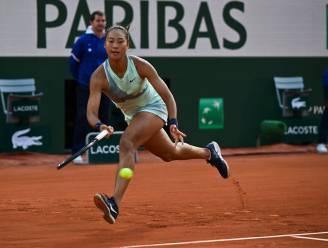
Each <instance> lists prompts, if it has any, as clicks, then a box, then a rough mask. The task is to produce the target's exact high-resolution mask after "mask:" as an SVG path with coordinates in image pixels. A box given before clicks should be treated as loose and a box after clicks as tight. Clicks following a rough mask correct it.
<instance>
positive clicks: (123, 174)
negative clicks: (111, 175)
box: [119, 168, 133, 180]
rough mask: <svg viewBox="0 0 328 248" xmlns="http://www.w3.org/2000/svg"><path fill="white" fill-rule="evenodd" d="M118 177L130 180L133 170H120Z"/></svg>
mask: <svg viewBox="0 0 328 248" xmlns="http://www.w3.org/2000/svg"><path fill="white" fill-rule="evenodd" d="M119 175H120V177H122V178H123V179H126V180H129V179H131V177H133V170H131V169H130V168H122V169H120V172H119Z"/></svg>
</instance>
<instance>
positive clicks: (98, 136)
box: [95, 129, 108, 140]
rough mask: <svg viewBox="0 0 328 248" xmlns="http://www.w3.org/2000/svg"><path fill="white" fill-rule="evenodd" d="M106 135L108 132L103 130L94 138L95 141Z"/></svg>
mask: <svg viewBox="0 0 328 248" xmlns="http://www.w3.org/2000/svg"><path fill="white" fill-rule="evenodd" d="M107 134H108V131H107V130H106V129H105V130H102V131H101V132H100V133H99V134H98V135H97V136H96V137H95V139H96V140H101V139H103V138H104V137H105V136H106V135H107Z"/></svg>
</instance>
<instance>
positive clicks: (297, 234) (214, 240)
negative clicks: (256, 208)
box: [121, 232, 328, 248]
mask: <svg viewBox="0 0 328 248" xmlns="http://www.w3.org/2000/svg"><path fill="white" fill-rule="evenodd" d="M318 234H328V232H313V233H291V234H280V235H271V236H258V237H244V238H229V239H213V240H197V241H185V242H175V243H161V244H148V245H130V246H122V247H121V248H141V247H159V246H173V245H192V244H204V243H218V242H227V241H242V240H255V239H273V238H283V237H293V236H295V237H296V236H297V237H298V236H306V235H318ZM299 238H301V237H299Z"/></svg>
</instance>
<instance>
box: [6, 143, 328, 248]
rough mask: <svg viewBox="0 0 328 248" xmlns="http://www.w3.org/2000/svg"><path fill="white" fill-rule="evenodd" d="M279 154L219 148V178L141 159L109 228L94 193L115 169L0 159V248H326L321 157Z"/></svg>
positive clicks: (302, 151) (48, 158)
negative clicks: (223, 173) (224, 165)
mask: <svg viewBox="0 0 328 248" xmlns="http://www.w3.org/2000/svg"><path fill="white" fill-rule="evenodd" d="M276 148H277V147H273V149H276ZM278 148H279V149H280V150H281V151H277V149H276V150H274V151H275V152H277V153H275V152H270V153H267V152H264V151H263V150H261V149H248V150H247V149H243V150H240V149H239V150H238V149H225V150H223V153H224V154H225V155H226V159H227V160H228V162H229V164H230V168H231V177H230V178H229V179H228V180H224V179H222V178H221V177H220V176H219V174H218V173H217V172H216V170H215V169H213V168H211V167H210V166H208V165H206V163H205V162H204V161H201V160H191V161H179V162H171V163H164V162H161V161H160V160H159V159H158V158H156V157H154V156H152V155H151V154H149V153H148V152H141V153H140V162H139V163H138V164H137V167H136V172H135V176H134V178H133V180H132V181H131V184H130V187H129V189H128V191H127V194H126V198H125V199H124V200H123V204H122V206H121V209H120V211H121V214H120V216H119V218H118V221H117V224H115V225H109V224H108V223H107V222H105V221H104V220H103V218H102V213H101V212H100V211H99V210H98V209H97V208H96V207H95V205H94V203H93V195H94V194H95V193H96V192H106V193H108V194H110V193H111V192H112V186H113V184H114V173H115V170H116V166H107V165H97V166H76V165H73V164H70V165H68V166H67V167H66V168H64V169H63V170H61V171H57V170H56V164H57V163H58V162H61V161H62V160H63V159H64V158H65V157H66V156H64V155H59V156H58V155H42V154H33V153H28V154H15V155H6V154H1V156H0V196H1V197H0V247H3V248H11V247H19V248H32V247H33V248H36V247H60V248H66V247H67V248H71V247H79V248H81V247H97V248H100V247H130V248H132V247H134V248H138V247H201V248H203V247H249V248H250V247H299V248H304V247H311V248H312V247H319V248H320V247H327V246H328V190H327V189H328V187H327V186H328V156H326V155H317V154H316V153H314V152H313V150H314V149H313V148H311V147H310V148H308V147H305V148H304V147H299V148H297V149H294V150H293V151H290V152H288V149H287V148H288V147H287V146H280V147H278ZM279 149H278V150H279ZM286 149H287V150H286ZM286 151H287V152H286ZM236 154H238V156H235V155H236Z"/></svg>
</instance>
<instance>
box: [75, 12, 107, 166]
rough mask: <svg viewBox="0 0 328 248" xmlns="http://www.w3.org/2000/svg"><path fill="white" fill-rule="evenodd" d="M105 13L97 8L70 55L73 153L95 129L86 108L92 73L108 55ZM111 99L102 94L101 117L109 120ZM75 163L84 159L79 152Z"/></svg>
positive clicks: (103, 119) (105, 121)
mask: <svg viewBox="0 0 328 248" xmlns="http://www.w3.org/2000/svg"><path fill="white" fill-rule="evenodd" d="M105 24H106V22H105V16H104V13H103V12H101V11H95V12H93V13H92V14H91V17H90V26H89V27H88V28H87V30H86V32H85V34H83V35H82V36H80V37H79V39H78V40H77V41H76V42H75V44H74V45H73V49H72V52H71V56H70V59H69V65H70V71H71V74H72V75H73V77H74V79H75V81H76V82H77V84H76V117H75V125H74V131H73V147H72V153H73V154H74V153H75V152H77V151H79V150H80V149H81V148H82V147H83V146H84V145H85V137H86V135H87V134H88V133H89V132H91V131H92V130H93V129H92V128H91V127H90V126H89V124H88V121H87V118H86V108H87V103H88V98H89V82H90V77H91V74H92V73H93V72H94V71H95V69H96V68H97V67H98V66H99V65H101V64H102V63H103V62H104V61H105V59H106V58H107V53H106V50H105V48H104V45H105ZM111 105H112V104H111V102H110V100H109V99H108V98H107V97H106V96H105V95H102V98H101V104H100V108H99V117H100V119H101V121H102V122H104V123H106V124H109V111H110V106H111ZM74 162H75V163H84V162H83V160H82V157H81V156H79V157H77V158H76V159H75V160H74Z"/></svg>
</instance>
